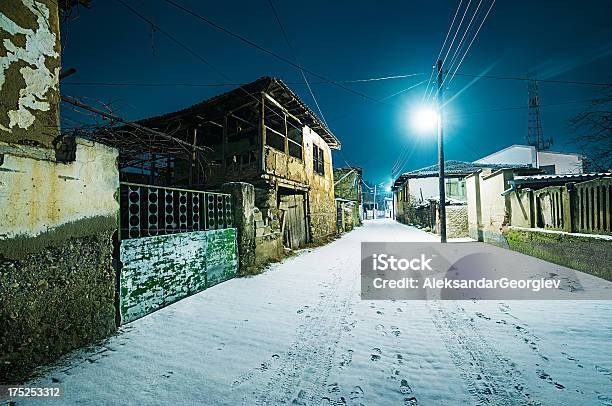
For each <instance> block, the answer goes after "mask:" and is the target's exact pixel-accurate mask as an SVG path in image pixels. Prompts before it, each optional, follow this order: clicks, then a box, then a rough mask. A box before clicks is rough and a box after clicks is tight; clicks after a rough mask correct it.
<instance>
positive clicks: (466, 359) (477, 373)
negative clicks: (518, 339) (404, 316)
mask: <svg viewBox="0 0 612 406" xmlns="http://www.w3.org/2000/svg"><path fill="white" fill-rule="evenodd" d="M428 307H429V310H430V312H431V314H432V320H433V323H434V325H435V326H436V328H437V329H438V331H439V332H440V336H441V338H442V340H443V341H444V344H445V346H446V348H447V350H448V352H449V354H450V357H451V359H452V361H453V363H454V364H455V365H456V366H457V369H458V370H459V371H460V376H461V378H462V379H463V380H464V381H465V383H466V384H467V386H468V391H469V393H470V394H471V395H472V396H473V397H474V398H475V399H476V401H477V402H478V403H477V404H479V405H539V404H540V402H538V401H536V400H534V399H532V398H531V394H530V393H529V392H528V389H527V387H526V383H525V380H524V379H523V378H522V376H521V373H520V372H519V370H518V369H517V368H516V365H515V364H514V363H513V362H512V361H511V360H510V359H508V358H505V357H502V356H501V355H500V354H499V353H497V351H495V349H494V348H493V347H492V346H491V345H489V343H488V342H487V341H486V340H485V339H484V338H483V337H482V336H481V335H480V334H479V333H478V331H477V330H476V328H475V326H474V325H473V324H472V322H471V321H470V317H469V316H468V315H467V314H466V313H465V311H464V310H463V309H462V308H460V307H457V308H456V311H449V310H448V309H446V308H445V306H443V305H442V304H441V303H440V302H439V301H429V302H428Z"/></svg>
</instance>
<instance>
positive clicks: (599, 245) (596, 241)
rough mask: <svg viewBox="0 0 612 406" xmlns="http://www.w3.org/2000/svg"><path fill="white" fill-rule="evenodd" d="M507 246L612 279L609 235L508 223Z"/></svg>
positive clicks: (611, 252) (506, 232) (611, 255)
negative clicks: (523, 226)
mask: <svg viewBox="0 0 612 406" xmlns="http://www.w3.org/2000/svg"><path fill="white" fill-rule="evenodd" d="M503 234H504V238H505V240H506V242H507V246H508V247H509V248H510V249H512V250H514V251H518V252H521V253H523V254H526V255H531V256H534V257H537V258H541V259H543V260H545V261H549V262H553V263H555V264H559V265H563V266H565V267H568V268H572V269H576V270H578V271H582V272H586V273H588V274H591V275H594V276H597V277H599V278H603V279H607V280H609V281H612V269H611V268H610V264H611V263H612V238H610V237H603V236H595V235H587V234H576V233H567V232H563V231H545V230H536V229H525V228H520V227H508V228H507V229H505V230H504V233H503Z"/></svg>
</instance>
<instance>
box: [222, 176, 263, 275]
mask: <svg viewBox="0 0 612 406" xmlns="http://www.w3.org/2000/svg"><path fill="white" fill-rule="evenodd" d="M221 190H222V191H223V193H229V194H230V195H231V196H232V207H233V216H234V223H233V224H234V226H235V227H236V232H237V244H238V264H239V273H240V274H242V275H247V274H250V273H253V272H255V271H256V263H255V262H256V258H257V255H256V252H255V247H256V245H255V216H256V210H257V208H256V207H255V188H254V187H253V185H251V184H250V183H245V182H230V183H225V184H223V186H222V187H221Z"/></svg>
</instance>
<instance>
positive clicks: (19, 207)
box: [0, 139, 119, 254]
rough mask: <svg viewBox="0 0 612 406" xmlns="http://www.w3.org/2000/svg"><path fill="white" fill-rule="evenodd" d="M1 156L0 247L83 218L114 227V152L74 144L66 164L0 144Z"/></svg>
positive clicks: (42, 151)
mask: <svg viewBox="0 0 612 406" xmlns="http://www.w3.org/2000/svg"><path fill="white" fill-rule="evenodd" d="M2 152H4V154H3V156H4V159H3V161H4V162H3V163H2V164H1V165H0V215H1V217H2V222H1V225H0V247H1V246H2V241H3V240H9V239H13V240H19V238H20V237H37V236H42V235H44V234H48V232H50V231H53V230H54V229H56V228H57V227H59V226H61V225H64V224H68V223H73V222H76V221H78V220H82V219H86V218H98V217H102V218H109V219H110V221H111V224H113V225H116V220H115V219H116V216H117V210H118V209H119V207H118V203H117V200H116V199H115V193H116V191H117V188H118V187H119V172H118V169H117V156H118V152H117V150H116V149H114V148H110V147H107V146H105V145H103V144H100V143H95V142H92V141H87V140H81V139H77V142H76V159H75V161H74V162H70V163H57V162H54V161H52V160H48V159H51V157H46V155H45V154H47V153H48V152H49V150H45V149H42V148H36V147H26V146H20V147H12V146H10V145H8V144H4V143H0V154H2ZM34 156H37V157H34ZM45 158H48V159H45ZM30 248H34V247H30ZM9 254H10V253H9Z"/></svg>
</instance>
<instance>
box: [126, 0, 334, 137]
mask: <svg viewBox="0 0 612 406" xmlns="http://www.w3.org/2000/svg"><path fill="white" fill-rule="evenodd" d="M116 1H117V2H118V3H119V4H121V5H123V6H124V7H126V8H127V9H128V10H129V11H130V12H132V13H133V14H134V15H136V16H137V17H138V18H140V19H142V20H144V21H146V22H147V23H149V24H151V26H153V27H155V28H156V29H158V30H159V32H161V33H162V34H164V35H165V36H167V37H168V38H169V39H171V40H172V41H173V42H175V43H176V44H177V45H179V46H180V47H181V48H183V49H184V50H185V51H187V52H189V54H191V55H193V56H194V57H196V58H197V59H198V60H199V61H201V62H203V63H204V64H206V65H207V66H209V67H211V68H212V69H213V70H214V71H215V72H216V73H217V74H219V76H221V77H223V78H224V79H226V80H228V81H232V79H231V78H230V77H229V76H228V75H227V74H225V73H224V72H222V71H220V70H219V69H217V68H215V67H214V66H213V65H211V64H210V63H209V62H208V61H206V59H204V58H203V57H202V56H201V55H200V54H198V53H197V52H195V51H194V50H192V49H191V48H189V47H188V46H187V45H185V44H183V43H182V42H181V41H179V40H178V39H177V38H176V37H174V36H173V35H171V34H170V33H169V32H167V31H165V30H163V29H162V28H161V27H159V26H158V25H156V24H155V23H154V22H153V21H151V20H150V19H149V18H147V17H145V16H144V15H142V14H141V13H139V12H138V11H136V10H135V9H134V8H133V7H131V6H129V5H128V4H126V3H125V2H124V1H123V0H116ZM238 89H240V90H241V91H242V92H244V93H245V94H246V95H247V96H249V97H251V98H252V99H253V100H255V101H256V102H258V103H259V102H260V100H259V99H258V98H257V97H256V96H255V95H253V94H252V93H250V92H249V91H248V90H246V89H245V88H244V87H243V85H240V86H239V87H238ZM263 107H264V109H265V108H266V106H265V105H263ZM268 110H269V111H271V112H272V113H273V114H275V115H276V116H278V117H279V118H282V119H283V120H284V119H285V117H284V116H281V115H280V114H279V113H278V112H277V111H276V110H273V109H270V108H269V107H268ZM325 127H327V124H325ZM328 130H329V128H328ZM329 131H331V130H329Z"/></svg>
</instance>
